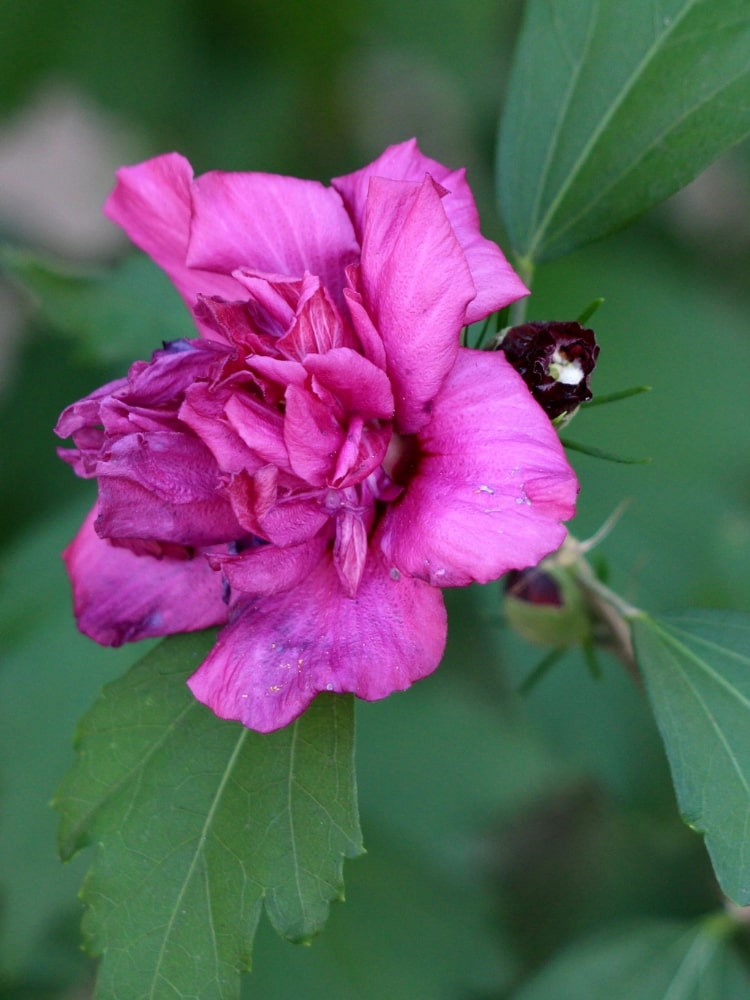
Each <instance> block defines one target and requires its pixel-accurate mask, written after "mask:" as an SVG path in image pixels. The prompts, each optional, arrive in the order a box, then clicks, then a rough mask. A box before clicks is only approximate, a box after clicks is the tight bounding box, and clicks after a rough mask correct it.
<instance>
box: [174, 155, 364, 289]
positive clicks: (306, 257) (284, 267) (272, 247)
mask: <svg viewBox="0 0 750 1000" xmlns="http://www.w3.org/2000/svg"><path fill="white" fill-rule="evenodd" d="M193 209H194V215H193V223H192V229H191V234H190V250H189V253H188V261H189V262H190V265H191V266H192V267H198V268H207V269H209V270H211V271H220V272H225V273H230V274H231V273H232V272H233V271H236V270H238V269H240V268H243V269H247V270H249V271H261V272H265V273H267V274H271V275H287V276H288V277H292V278H301V277H302V276H303V275H304V273H305V272H306V271H309V272H310V273H311V274H315V275H319V276H320V278H321V279H322V281H323V283H324V284H325V285H326V286H327V287H328V288H329V289H331V291H334V292H335V293H337V294H338V295H340V292H341V289H342V287H343V270H344V267H345V266H346V265H347V264H349V263H351V261H352V260H354V259H355V258H356V256H357V252H358V250H357V242H356V240H355V238H354V230H353V229H352V224H351V222H350V220H349V216H348V215H347V213H346V211H345V210H344V206H343V205H342V203H341V198H340V197H339V195H338V194H337V193H336V192H335V191H334V190H333V189H332V188H327V187H324V186H323V185H322V184H320V183H319V182H318V181H305V180H299V179H298V178H296V177H281V176H277V175H275V174H262V173H223V172H221V171H214V172H212V173H208V174H204V175H203V176H202V177H199V178H198V179H197V180H196V182H195V184H194V186H193Z"/></svg>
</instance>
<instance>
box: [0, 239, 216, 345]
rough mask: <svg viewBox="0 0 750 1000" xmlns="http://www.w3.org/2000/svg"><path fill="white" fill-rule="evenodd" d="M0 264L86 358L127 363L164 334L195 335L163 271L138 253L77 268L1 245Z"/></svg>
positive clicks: (175, 337)
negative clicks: (111, 263)
mask: <svg viewBox="0 0 750 1000" xmlns="http://www.w3.org/2000/svg"><path fill="white" fill-rule="evenodd" d="M0 264H1V265H2V266H3V267H5V268H7V270H8V271H10V273H11V274H12V275H13V276H14V277H15V278H16V280H17V281H18V282H20V284H21V285H22V286H24V287H25V288H27V289H28V291H30V292H31V293H32V295H33V296H34V298H35V299H36V302H37V305H38V307H39V310H40V312H41V314H42V316H43V317H44V319H45V320H46V322H48V323H49V324H50V326H51V327H52V329H54V330H57V331H59V332H60V333H63V334H65V335H66V336H67V337H68V338H70V339H72V340H74V341H75V342H76V343H77V344H78V345H79V348H80V350H81V353H82V355H83V356H84V357H86V358H93V359H95V360H97V361H103V362H116V363H126V364H130V363H131V362H132V361H134V360H136V358H149V357H150V356H151V353H152V351H154V350H156V348H158V347H161V344H162V342H163V341H165V340H179V339H180V338H181V337H195V336H197V332H196V329H195V327H194V326H193V324H192V323H191V321H190V314H189V312H188V310H187V309H186V308H185V305H184V304H183V302H182V300H181V299H180V297H179V296H178V294H177V292H176V291H175V289H174V288H173V287H172V284H171V283H170V281H169V279H168V278H167V276H166V275H165V274H164V273H163V272H162V271H161V270H160V269H159V268H158V267H156V265H155V264H154V263H153V262H152V261H151V260H149V259H148V257H145V256H144V255H142V254H141V255H133V256H131V257H127V258H126V259H125V260H123V261H122V262H121V263H120V264H118V265H117V266H116V267H114V268H112V269H110V270H100V271H94V270H91V269H89V270H83V269H81V268H74V267H71V266H69V265H66V264H63V263H61V262H56V261H51V260H46V259H44V258H42V257H39V256H37V255H35V254H32V253H28V252H26V251H21V250H13V249H10V248H7V247H6V248H3V250H2V252H1V253H0Z"/></svg>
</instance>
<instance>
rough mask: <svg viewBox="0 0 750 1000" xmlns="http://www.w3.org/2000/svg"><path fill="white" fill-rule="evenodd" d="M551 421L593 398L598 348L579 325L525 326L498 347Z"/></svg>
mask: <svg viewBox="0 0 750 1000" xmlns="http://www.w3.org/2000/svg"><path fill="white" fill-rule="evenodd" d="M498 350H500V351H502V352H503V353H504V354H505V356H506V358H507V359H508V361H509V362H510V363H511V365H513V367H514V368H515V369H516V371H517V372H518V373H519V375H521V377H522V378H523V380H524V382H525V383H526V385H527V386H528V387H529V389H531V392H532V394H533V396H534V399H536V400H537V402H538V403H539V404H540V405H541V406H542V407H543V408H544V410H545V412H546V413H547V416H548V417H549V418H550V420H555V419H557V418H558V417H562V416H563V415H567V414H572V413H573V412H575V410H577V409H578V407H579V406H580V405H581V403H584V402H586V400H588V399H591V388H590V386H589V376H590V375H591V372H592V371H593V370H594V366H595V365H596V358H597V355H598V354H599V346H598V344H597V343H596V338H595V336H594V331H593V330H589V329H587V328H586V327H583V326H581V325H580V324H579V323H573V322H570V323H556V322H547V323H538V322H537V323H523V324H521V325H520V326H513V327H511V328H510V329H509V330H506V331H505V333H504V334H503V336H502V339H501V340H500V342H499V344H498Z"/></svg>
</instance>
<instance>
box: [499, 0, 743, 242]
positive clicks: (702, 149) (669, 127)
mask: <svg viewBox="0 0 750 1000" xmlns="http://www.w3.org/2000/svg"><path fill="white" fill-rule="evenodd" d="M749 51H750V7H748V4H747V2H746V0H628V2H627V3H622V2H620V0H575V3H573V2H570V0H529V2H528V3H527V6H526V16H525V20H524V25H523V29H522V33H521V37H520V40H519V45H518V49H517V52H516V60H515V66H514V69H513V72H512V75H511V80H510V85H509V90H508V98H507V103H506V107H505V112H504V115H503V119H502V123H501V131H500V146H499V161H498V192H499V197H500V206H501V210H502V213H503V219H504V222H505V225H506V227H507V229H508V233H509V236H510V239H511V242H512V244H513V248H514V249H515V251H516V252H517V253H518V254H519V256H521V257H524V258H528V259H529V260H530V261H535V260H541V259H546V258H552V257H558V256H560V255H562V254H565V253H570V252H571V251H572V250H575V249H576V248H577V247H579V246H582V245H583V244H585V243H588V242H589V241H590V240H593V239H596V238H597V237H600V236H605V235H606V234H607V233H611V232H613V231H614V230H616V229H619V228H620V227H622V226H623V225H625V224H626V223H627V222H629V221H630V220H632V219H633V218H635V217H636V216H637V215H639V214H640V213H641V212H644V211H645V210H646V209H647V208H650V207H651V206H652V205H654V204H656V203H657V202H658V201H660V200H662V199H663V198H666V197H668V196H669V195H671V194H673V193H674V192H675V191H678V190H679V189H680V188H681V187H683V186H684V185H685V184H687V183H688V182H689V181H691V180H692V179H693V178H694V177H696V176H697V175H698V173H700V171H701V170H703V169H704V168H705V167H707V166H708V165H709V164H710V163H711V162H712V161H713V160H714V159H716V157H717V156H719V154H720V153H722V152H723V151H724V150H726V149H728V148H729V147H730V146H732V145H734V144H735V143H737V142H739V140H740V139H742V138H743V137H744V136H745V135H747V134H748V132H749V131H750V59H748V52H749Z"/></svg>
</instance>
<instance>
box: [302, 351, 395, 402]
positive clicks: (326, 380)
mask: <svg viewBox="0 0 750 1000" xmlns="http://www.w3.org/2000/svg"><path fill="white" fill-rule="evenodd" d="M304 365H305V368H306V369H307V370H308V371H309V372H311V373H312V374H313V375H315V376H316V377H317V379H318V380H319V381H320V383H322V385H324V386H325V387H326V389H328V390H330V391H331V392H332V393H333V395H334V396H335V397H336V399H338V401H339V402H340V403H341V405H342V406H343V407H344V409H345V410H346V411H347V413H349V414H353V413H356V414H358V415H359V416H361V417H363V418H364V419H365V420H373V419H385V420H392V419H393V407H394V403H393V392H392V391H391V384H390V382H389V380H388V376H387V375H386V374H385V372H384V371H381V369H380V368H377V367H376V366H375V365H374V364H372V362H370V361H368V360H367V358H363V357H362V355H361V354H356V353H355V352H354V351H352V350H351V349H350V348H348V347H335V348H334V349H333V350H331V351H328V353H327V354H310V355H308V356H307V357H306V358H305V360H304Z"/></svg>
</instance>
